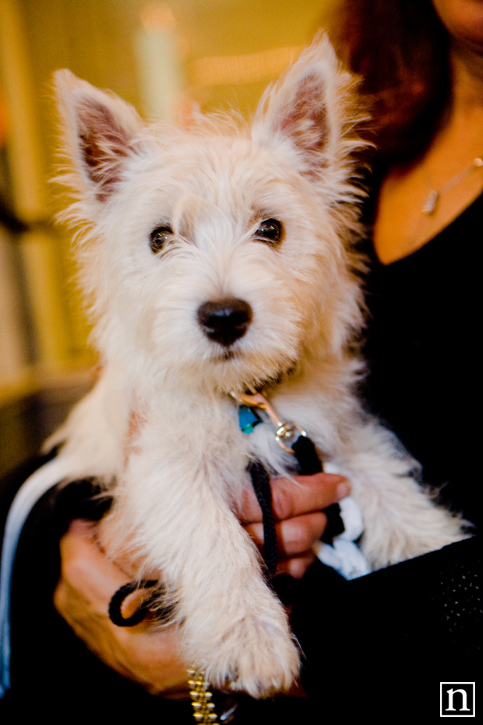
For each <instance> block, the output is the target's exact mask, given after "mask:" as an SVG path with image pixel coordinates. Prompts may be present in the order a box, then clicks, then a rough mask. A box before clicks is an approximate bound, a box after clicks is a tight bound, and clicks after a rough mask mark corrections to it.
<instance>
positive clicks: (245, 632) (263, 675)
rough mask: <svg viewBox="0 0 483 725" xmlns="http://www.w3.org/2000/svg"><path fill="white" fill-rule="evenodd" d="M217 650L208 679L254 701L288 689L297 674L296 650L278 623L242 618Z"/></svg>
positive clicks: (292, 641) (290, 637)
mask: <svg viewBox="0 0 483 725" xmlns="http://www.w3.org/2000/svg"><path fill="white" fill-rule="evenodd" d="M220 649H221V651H219V652H218V655H217V665H216V667H213V668H208V670H207V676H208V679H209V680H210V681H211V682H216V681H218V682H224V685H225V687H226V686H227V685H228V687H229V688H230V689H232V690H236V691H241V692H246V693H248V694H249V695H251V696H252V697H255V698H261V697H268V696H270V695H274V694H276V693H277V692H283V691H287V690H289V689H290V687H291V686H292V684H293V683H294V680H295V679H296V678H297V676H298V673H299V651H298V649H297V647H296V645H295V643H294V640H293V637H292V635H291V634H290V631H289V629H288V627H286V626H283V627H280V623H279V622H274V623H268V622H266V621H265V622H262V621H260V620H259V619H257V617H255V616H248V617H245V618H244V619H243V620H242V621H240V622H239V623H238V624H237V625H236V627H234V628H233V630H232V631H231V632H230V634H229V637H228V638H227V639H226V640H225V642H224V643H223V645H222V646H221V648H220Z"/></svg>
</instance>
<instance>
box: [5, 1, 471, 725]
mask: <svg viewBox="0 0 483 725" xmlns="http://www.w3.org/2000/svg"><path fill="white" fill-rule="evenodd" d="M337 7H338V13H337V22H336V23H335V32H334V37H336V38H337V39H338V41H339V45H340V49H341V54H342V56H343V57H344V58H345V59H346V61H347V63H348V65H349V67H351V68H352V69H353V70H354V71H356V72H357V73H360V74H361V75H362V76H363V77H364V81H363V85H362V90H363V93H365V94H366V95H367V97H368V98H369V99H370V102H371V103H372V107H373V117H374V126H373V130H372V134H373V135H372V137H371V140H372V141H374V143H375V144H376V151H375V154H374V157H375V158H374V162H375V172H374V175H373V177H372V179H371V185H372V197H371V198H370V200H369V202H368V204H367V205H366V207H367V208H366V210H365V213H366V216H367V221H368V228H370V229H372V231H373V245H371V247H370V249H369V256H371V257H372V269H373V272H372V274H371V276H370V277H369V292H370V296H369V304H370V308H371V311H372V314H373V321H372V322H371V323H370V327H369V335H368V342H367V355H368V358H369V360H370V368H369V369H370V375H369V384H368V400H369V403H370V405H371V406H372V407H373V408H374V409H375V411H376V412H377V413H378V414H379V415H381V416H382V418H383V419H384V420H385V421H386V422H387V423H388V424H389V425H390V426H391V427H393V429H394V430H395V432H396V433H397V434H398V436H399V437H400V438H401V440H402V442H403V443H404V445H405V446H406V447H407V448H408V449H409V450H410V452H411V453H412V454H413V455H414V456H415V457H416V458H417V459H418V460H420V461H421V462H422V464H423V469H424V478H425V480H428V481H429V482H430V483H433V484H435V485H440V484H442V483H448V482H449V483H448V485H446V487H445V491H444V492H445V493H446V496H445V502H446V503H449V504H452V505H454V507H455V508H456V509H458V510H462V511H464V513H465V515H466V516H467V517H468V519H469V520H471V521H475V522H476V520H477V518H478V515H479V509H478V510H477V506H476V489H477V487H476V485H475V482H474V477H475V471H476V470H478V466H477V464H476V455H475V452H476V450H478V448H477V446H476V445H475V444H474V443H475V442H474V418H473V416H472V415H471V409H470V408H469V405H471V403H470V401H472V399H473V396H474V392H473V389H474V383H475V380H476V379H477V377H476V370H473V369H472V368H471V366H472V365H474V362H472V359H471V355H468V354H467V353H466V354H465V353H463V350H468V346H469V345H471V344H472V343H473V341H474V339H475V329H477V328H476V325H475V326H473V323H472V322H471V314H472V312H473V309H474V305H475V303H476V294H475V290H476V289H477V286H476V284H475V283H476V278H475V276H476V274H477V273H479V269H478V264H477V263H476V262H473V254H472V250H473V247H474V246H475V245H474V243H473V238H474V236H475V235H476V234H478V235H481V231H480V226H479V225H478V221H480V220H481V218H482V215H481V212H483V197H482V191H483V163H481V159H482V158H483V2H482V1H481V0H342V2H340V3H338V6H337ZM375 35H377V36H378V37H377V38H376V37H375ZM477 159H479V160H480V161H477ZM480 223H481V221H480ZM470 245H472V246H470ZM440 274H441V275H444V276H443V277H440ZM470 280H471V281H470ZM474 360H476V356H474ZM303 483H304V486H303V487H300V488H294V487H293V486H290V485H289V484H288V483H287V482H286V481H283V480H278V481H273V482H272V487H273V496H274V512H275V517H276V519H277V522H278V523H277V530H278V539H279V546H280V548H281V551H282V556H283V559H282V561H281V564H280V569H281V571H283V572H285V573H289V574H291V575H292V576H293V577H296V578H297V579H302V584H301V588H300V591H299V594H298V598H297V601H296V603H295V606H294V611H293V621H294V627H295V631H296V633H297V635H299V636H300V638H301V643H302V647H303V649H304V652H305V653H306V655H307V663H308V665H307V668H306V670H307V671H306V678H305V684H306V685H307V689H308V693H309V703H310V707H311V708H312V707H313V703H314V702H316V706H315V710H311V713H312V714H315V713H316V714H317V716H318V718H320V720H322V718H323V717H325V716H328V715H330V714H332V715H333V716H339V715H341V714H342V715H344V713H345V714H346V715H347V716H349V714H352V710H353V707H354V702H355V701H356V700H357V696H360V697H361V698H364V702H365V705H364V706H363V708H362V711H363V710H364V708H365V709H367V707H368V705H367V702H368V701H367V697H368V694H367V693H368V692H369V693H370V694H371V696H372V695H373V694H374V693H373V692H372V691H371V689H370V688H371V686H373V685H375V686H376V687H375V689H376V690H377V692H376V693H375V695H374V696H375V698H376V700H375V703H376V705H374V704H372V706H371V711H374V707H375V706H377V707H378V708H380V707H381V704H380V703H381V698H382V699H384V700H387V702H388V703H390V702H391V698H394V697H395V698H398V700H399V702H398V707H399V708H400V707H401V706H402V705H401V702H400V699H399V698H400V697H401V692H403V691H404V688H405V687H406V684H407V683H405V682H404V681H398V678H401V677H402V676H403V673H407V672H409V673H412V678H413V679H410V683H409V685H408V687H410V688H412V690H413V692H414V691H415V690H418V684H417V683H415V681H414V677H415V676H416V677H417V675H421V676H422V675H423V674H425V675H426V676H428V675H430V676H433V675H434V676H435V677H436V678H437V679H438V681H439V680H440V679H443V680H444V679H448V680H450V679H455V680H456V681H462V680H474V679H475V671H474V670H471V669H470V670H468V669H467V668H466V665H467V664H469V665H471V664H472V662H473V660H472V656H473V654H474V647H473V649H472V646H473V644H474V643H473V642H470V643H469V644H468V642H466V640H465V637H468V636H469V637H470V639H471V638H472V637H473V635H474V631H473V630H472V629H471V625H468V622H467V620H466V619H465V616H464V614H463V615H462V613H461V611H457V612H454V613H453V614H451V615H448V622H449V626H450V628H451V627H452V630H453V632H456V635H458V626H460V625H461V627H463V629H464V632H463V634H462V635H461V636H460V637H459V639H458V636H456V635H455V637H453V640H454V641H453V640H451V637H449V638H448V635H447V632H446V630H447V629H448V624H447V623H444V622H441V623H440V622H439V621H435V619H437V617H439V616H440V613H439V610H437V608H436V609H434V608H432V606H431V602H432V601H433V600H436V601H438V599H440V598H441V597H442V596H443V594H442V593H441V592H440V591H439V590H438V589H437V584H438V582H440V581H442V582H443V583H444V582H445V581H446V578H447V577H446V574H445V572H446V571H448V569H451V571H452V572H453V574H452V576H453V580H454V581H457V580H458V579H461V577H463V578H466V581H467V582H470V589H471V586H472V584H473V583H474V576H475V572H476V569H475V567H476V557H475V553H474V546H473V544H472V543H470V545H469V547H468V542H463V544H461V545H458V544H457V545H456V547H455V548H454V550H453V552H452V553H451V554H450V555H448V556H447V557H446V558H444V557H443V558H441V557H439V556H438V554H435V555H429V557H423V559H425V560H427V561H425V562H423V563H422V564H421V563H417V562H409V563H404V564H402V565H399V566H397V567H391V568H390V569H388V570H384V571H382V572H378V573H376V574H373V575H371V576H369V577H363V578H361V579H359V580H354V581H353V582H345V581H344V582H341V581H339V579H340V578H338V577H337V575H335V574H334V573H333V572H331V571H321V570H322V567H319V566H313V567H311V568H310V570H309V571H308V573H307V570H308V569H309V566H310V565H311V564H312V563H313V559H314V556H313V553H312V549H311V547H312V543H313V542H314V541H316V540H318V539H319V538H320V536H321V535H322V533H323V531H324V528H325V526H326V517H325V515H324V513H323V512H322V511H323V509H325V508H326V507H328V506H329V505H330V504H332V503H334V502H337V501H339V500H341V499H342V498H344V497H345V496H346V495H347V493H348V491H349V488H350V486H349V483H348V482H347V481H345V480H344V479H343V478H342V477H340V476H334V475H330V474H317V475H316V476H313V477H309V478H304V480H303ZM243 519H244V521H245V522H246V528H247V530H248V531H249V533H250V534H251V535H252V536H253V538H254V539H255V541H256V542H257V543H258V544H259V545H260V546H261V545H262V543H263V542H262V539H263V529H262V524H261V512H260V509H259V507H258V504H257V502H256V499H255V497H254V495H253V496H252V495H250V494H247V497H246V501H245V507H244V511H243ZM458 547H459V548H458ZM461 547H463V548H461ZM461 552H463V554H462V553H461ZM60 553H61V563H62V568H61V577H60V580H59V582H58V584H57V587H56V589H55V594H54V604H55V607H56V609H57V611H58V612H59V613H60V614H61V615H62V620H61V623H60V625H59V623H57V624H54V625H52V626H53V627H54V630H53V631H56V632H60V635H59V636H60V637H65V642H66V645H65V656H66V665H67V661H70V660H72V639H73V638H72V635H71V631H70V629H69V627H70V628H72V630H73V631H74V632H75V634H76V635H77V637H78V638H79V639H78V640H77V639H76V640H75V641H76V642H77V644H76V645H75V646H76V647H77V650H74V657H76V656H78V663H80V664H78V666H77V670H75V671H72V672H69V671H66V672H65V673H63V674H62V670H63V669H65V667H64V665H63V663H62V662H61V661H60V662H59V655H56V659H57V661H56V663H55V665H54V671H53V672H52V676H54V677H56V678H57V680H56V681H55V682H53V683H52V689H51V691H50V693H46V700H45V701H46V702H48V701H49V697H48V696H47V695H49V696H50V701H51V702H52V703H55V701H56V700H58V701H60V700H62V694H61V692H59V684H60V683H59V678H60V681H61V682H63V683H64V685H65V688H66V689H67V690H68V692H67V693H66V698H67V700H69V698H72V694H71V693H72V692H78V688H79V687H80V688H84V687H85V688H88V693H87V694H86V701H88V702H89V703H90V702H94V701H95V700H96V699H97V700H98V703H101V698H102V704H97V705H96V708H99V710H98V712H99V715H100V714H101V712H102V714H104V715H112V714H114V715H115V714H119V713H121V712H122V713H124V714H125V715H126V716H127V715H128V714H132V713H133V712H134V711H137V710H138V709H139V708H141V707H142V708H143V715H144V716H146V715H147V714H151V713H152V714H156V713H158V714H160V715H161V717H162V716H163V715H164V716H165V717H166V718H167V720H169V719H172V720H173V722H175V721H179V719H178V718H179V717H181V713H182V712H183V708H184V705H185V703H180V702H179V699H182V698H184V697H185V696H186V663H184V662H183V660H182V658H181V657H180V655H179V651H178V639H177V636H176V634H175V633H172V632H170V631H169V630H168V631H167V632H161V633H159V632H155V631H154V630H153V629H152V627H151V626H150V625H149V621H147V622H145V623H143V624H141V625H138V626H137V627H135V628H133V629H128V630H126V629H122V628H119V627H115V626H114V625H113V624H112V623H111V622H110V620H109V618H108V617H107V614H106V613H107V607H108V602H109V600H110V598H111V596H112V594H113V592H115V591H116V590H117V589H118V588H119V586H121V585H122V584H124V583H126V581H129V579H130V577H129V565H128V563H126V562H123V563H122V564H120V566H119V567H116V566H114V565H113V564H112V563H110V562H108V561H107V559H106V558H105V557H104V555H103V553H102V551H101V549H100V548H99V547H98V545H97V543H96V540H95V536H94V533H93V529H92V526H91V525H90V524H89V523H87V522H86V521H83V520H80V519H76V520H74V521H73V522H72V524H71V526H70V529H69V530H68V532H67V533H66V534H65V535H64V536H63V537H62V539H61V547H60ZM467 557H468V558H469V561H468V563H467V564H466V563H465V564H464V567H463V569H462V568H461V567H462V563H461V560H462V559H463V561H465V559H466V558H467ZM472 557H473V558H472ZM304 575H305V576H304ZM302 577H303V578H302ZM455 586H456V587H459V583H457V584H455ZM328 592H330V594H329V595H328ZM473 594H474V589H472V590H471V591H469V592H467V593H466V595H465V596H466V597H467V602H468V606H470V607H474V597H473V598H472V596H473ZM453 599H454V597H453V598H451V597H448V602H449V601H451V602H452V601H453ZM457 615H458V616H457ZM46 616H48V615H46ZM64 620H65V621H64ZM457 620H459V622H460V624H458V622H457ZM65 622H67V624H68V625H69V627H67V626H66V625H65ZM455 622H457V623H456V624H455ZM461 622H462V624H461ZM34 624H35V628H36V629H38V628H39V627H42V625H43V623H42V621H38V622H35V623H34ZM461 627H460V628H461ZM62 628H64V629H62ZM468 633H469V634H468ZM51 636H52V634H51V630H50V629H49V630H48V635H47V637H46V638H45V646H46V648H48V642H49V637H51ZM74 639H75V638H74ZM81 641H82V642H84V643H85V644H86V645H87V647H88V648H89V649H90V650H92V651H93V652H94V653H95V655H97V657H96V658H93V657H90V656H89V655H87V654H86V652H85V650H84V648H83V644H82V642H81ZM445 643H447V645H448V647H449V650H448V651H449V652H451V655H452V656H453V657H457V656H458V655H459V656H460V657H461V663H462V664H461V667H460V668H459V669H457V670H451V671H450V670H447V669H444V668H443V669H441V671H439V670H438V671H436V669H434V666H435V663H436V662H437V661H438V657H439V656H440V654H441V652H443V653H444V651H445V647H446V644H445ZM455 643H456V644H455ZM467 645H468V646H467ZM63 651H64V650H62V652H63ZM367 652H370V653H372V655H370V658H371V657H372V658H375V659H377V660H378V662H382V664H383V666H382V668H381V667H380V666H379V667H376V668H375V669H374V670H373V671H372V674H371V676H370V677H369V678H368V677H367V676H366V674H365V672H364V670H366V664H364V663H365V662H366V660H367V654H366V653H367ZM86 657H87V659H86ZM443 659H444V655H443ZM46 662H47V663H48V667H51V666H52V663H51V662H50V661H49V659H48V652H46ZM84 662H85V663H86V666H87V663H88V666H89V672H88V673H86V672H85V671H82V667H83V664H82V663H84ZM101 662H102V663H104V665H103V664H101ZM361 662H362V667H361ZM444 664H445V665H446V664H447V663H446V662H445V663H444ZM105 665H107V667H105ZM67 666H68V668H70V664H69V665H67ZM354 666H355V668H354ZM371 667H372V665H371ZM27 671H28V668H27ZM387 671H389V672H390V673H391V676H390V677H389V678H387V677H385V673H386V672H387ZM116 673H119V674H120V675H122V676H123V678H125V679H122V678H119V676H118V674H116ZM30 674H31V676H32V677H33V678H34V677H35V676H36V673H35V672H31V673H30ZM37 674H38V673H37ZM440 674H441V676H440ZM76 677H77V678H78V683H77V685H76V686H74V687H73V688H72V686H70V689H69V686H68V684H67V683H68V682H69V681H70V682H71V681H72V679H73V678H76ZM320 678H322V679H323V680H324V682H325V687H324V688H323V689H322V686H321V687H320V696H321V700H320V701H319V698H318V694H319V681H320ZM132 682H134V683H137V684H132ZM120 683H121V686H120ZM394 683H395V685H394ZM139 684H140V685H141V686H142V688H139ZM432 687H433V684H431V688H432ZM436 688H437V686H436ZM436 691H437V689H436ZM348 693H352V694H351V696H350V697H349V698H348V697H347V695H348ZM419 694H420V695H421V696H422V697H423V700H424V690H423V691H422V692H420V693H419ZM152 695H160V696H162V698H163V700H162V702H159V701H158V699H157V698H154V697H152ZM132 702H134V703H135V705H134V706H132V705H131V704H130V703H132ZM290 703H291V704H290ZM303 703H305V704H303ZM431 704H432V703H431ZM80 705H82V703H80ZM27 706H29V703H27ZM71 706H72V703H71ZM306 706H307V702H306V701H304V700H299V701H295V700H290V701H286V702H282V705H281V708H282V709H281V712H282V713H283V712H285V714H286V713H287V712H288V711H287V708H288V707H293V708H294V709H293V712H294V713H295V714H294V717H295V718H297V714H296V713H299V714H300V716H301V717H302V716H303V715H304V714H306V711H305V709H304V708H306ZM16 707H17V705H16ZM266 707H268V705H267V706H264V705H262V706H261V709H260V712H262V713H263V714H266V715H267V716H270V715H269V714H268V713H269V712H270V710H269V711H268V712H266V709H265V708H266ZM103 708H104V709H103ZM131 708H134V709H131ZM179 708H181V709H179ZM359 708H360V705H359V703H358V704H357V707H356V711H357V712H359V711H360V710H359ZM435 708H436V710H435V711H436V712H437V703H436V705H435ZM379 711H380V709H379ZM185 712H186V715H187V717H188V716H189V708H187V709H186V710H185ZM249 717H250V722H255V719H254V718H256V715H255V714H254V713H251V714H250V716H249ZM54 721H55V720H54ZM294 721H296V720H294ZM317 721H318V720H317ZM329 721H330V720H329ZM235 722H236V720H235ZM314 722H315V720H314Z"/></svg>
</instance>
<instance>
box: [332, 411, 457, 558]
mask: <svg viewBox="0 0 483 725" xmlns="http://www.w3.org/2000/svg"><path fill="white" fill-rule="evenodd" d="M349 461H350V462H349V465H348V468H346V469H344V473H345V474H346V475H347V476H348V478H349V479H350V480H351V482H352V491H353V496H354V498H355V500H356V502H357V504H358V506H359V508H360V510H361V512H362V516H363V519H364V530H365V533H364V535H363V540H362V549H363V551H364V554H365V555H366V557H367V558H368V560H369V561H370V562H371V564H372V565H373V566H374V567H376V568H378V567H382V566H387V565H388V564H394V563H396V562H398V561H402V560H405V559H411V558H413V557H415V556H420V555H421V554H425V553H428V552H430V551H435V550H437V549H440V548H441V547H443V546H446V545H448V544H452V543H454V542H455V541H459V540H461V539H463V538H465V533H464V531H463V527H462V521H461V520H460V519H459V518H458V517H456V516H454V515H452V514H451V513H450V512H448V511H447V510H445V509H443V508H441V507H439V506H436V505H435V503H434V502H433V501H432V500H431V497H430V496H429V495H428V494H427V493H426V492H425V491H424V489H423V488H422V487H421V486H420V485H419V484H418V482H417V480H416V479H415V477H414V476H413V475H411V465H412V461H411V460H410V459H409V457H408V456H407V454H405V453H404V451H399V450H398V449H397V447H396V445H395V442H394V439H393V437H392V436H391V435H390V434H389V433H388V432H387V431H386V430H384V429H382V428H381V427H379V426H378V425H377V424H375V423H369V424H368V425H365V426H363V427H362V428H361V429H359V430H357V431H356V432H355V433H354V435H353V437H352V440H351V452H350V454H349Z"/></svg>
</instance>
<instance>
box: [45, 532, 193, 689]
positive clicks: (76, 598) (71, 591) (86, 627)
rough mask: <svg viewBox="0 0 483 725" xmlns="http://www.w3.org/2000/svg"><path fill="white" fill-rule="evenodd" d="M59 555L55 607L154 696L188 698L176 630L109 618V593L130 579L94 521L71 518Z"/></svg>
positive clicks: (95, 648) (123, 672)
mask: <svg viewBox="0 0 483 725" xmlns="http://www.w3.org/2000/svg"><path fill="white" fill-rule="evenodd" d="M60 554H61V562H62V563H61V575H60V579H59V583H58V585H57V588H56V590H55V592H54V605H55V607H56V609H57V611H58V612H59V614H61V616H62V617H63V618H64V619H65V620H66V622H67V623H68V624H69V625H70V626H71V627H72V629H73V630H74V632H75V633H76V635H77V636H78V637H79V638H80V639H81V640H82V641H83V642H84V643H85V644H86V645H87V647H89V649H90V650H92V652H94V653H95V654H96V655H97V656H98V657H99V658H100V659H101V660H102V661H103V662H105V664H107V665H109V667H111V668H112V669H114V670H116V672H119V673H120V674H121V675H124V677H127V678H129V679H131V680H134V681H136V682H138V683H139V684H140V685H142V686H143V687H144V688H145V689H146V690H147V691H148V692H150V693H151V694H154V695H162V696H163V697H168V698H173V699H175V698H176V699H177V698H181V697H187V696H188V686H187V674H186V669H187V664H186V662H184V661H183V659H182V657H181V656H180V638H179V635H178V632H177V630H176V628H175V627H174V626H173V627H168V628H166V629H163V630H159V629H156V627H155V626H153V624H152V622H150V621H149V618H148V619H146V620H145V621H143V622H141V624H138V625H137V626H135V627H117V626H116V625H115V624H113V623H112V622H111V620H110V619H109V614H108V608H109V602H110V600H111V597H112V595H113V594H114V593H115V592H116V591H117V590H118V589H119V587H121V586H122V585H123V584H127V582H128V581H129V578H128V577H127V576H126V575H125V574H124V573H123V572H122V571H121V569H118V568H117V567H116V566H115V564H113V563H112V562H111V561H109V560H108V559H107V558H106V556H105V555H104V554H103V552H102V550H101V549H100V548H99V546H98V545H97V543H96V540H95V538H94V525H93V524H91V523H89V522H87V521H81V520H76V521H73V522H72V524H71V526H70V528H69V530H68V532H67V533H66V534H65V536H63V538H62V539H61V542H60Z"/></svg>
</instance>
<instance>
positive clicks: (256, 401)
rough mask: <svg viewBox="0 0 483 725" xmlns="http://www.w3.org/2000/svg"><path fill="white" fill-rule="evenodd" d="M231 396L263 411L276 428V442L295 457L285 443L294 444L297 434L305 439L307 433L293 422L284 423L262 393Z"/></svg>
mask: <svg viewBox="0 0 483 725" xmlns="http://www.w3.org/2000/svg"><path fill="white" fill-rule="evenodd" d="M231 396H232V397H233V398H234V399H235V400H236V401H237V402H238V403H240V404H241V405H246V406H248V407H249V408H259V409H260V410H263V411H264V413H266V414H267V416H268V418H269V420H270V422H271V423H272V425H273V426H274V427H275V440H276V441H277V443H278V445H279V446H280V447H281V448H283V450H284V451H286V453H290V454H291V455H293V456H294V455H295V451H294V450H293V449H292V448H291V447H290V445H286V444H285V442H286V443H288V444H290V443H292V442H293V441H294V440H295V438H296V436H297V434H298V435H301V436H304V438H305V437H306V436H307V433H306V432H305V431H304V430H303V429H302V428H300V426H298V425H297V424H296V423H293V422H292V421H286V422H283V421H282V420H281V418H280V416H279V414H278V413H277V412H276V410H275V409H274V407H273V406H272V405H270V403H269V402H268V400H267V399H266V398H265V397H264V396H263V395H262V394H261V393H231Z"/></svg>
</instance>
